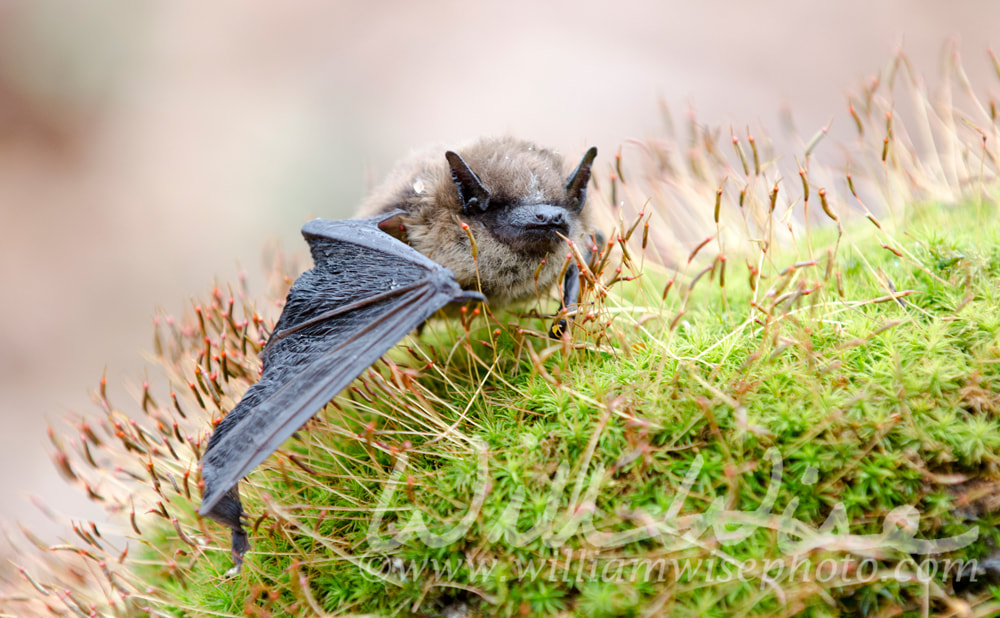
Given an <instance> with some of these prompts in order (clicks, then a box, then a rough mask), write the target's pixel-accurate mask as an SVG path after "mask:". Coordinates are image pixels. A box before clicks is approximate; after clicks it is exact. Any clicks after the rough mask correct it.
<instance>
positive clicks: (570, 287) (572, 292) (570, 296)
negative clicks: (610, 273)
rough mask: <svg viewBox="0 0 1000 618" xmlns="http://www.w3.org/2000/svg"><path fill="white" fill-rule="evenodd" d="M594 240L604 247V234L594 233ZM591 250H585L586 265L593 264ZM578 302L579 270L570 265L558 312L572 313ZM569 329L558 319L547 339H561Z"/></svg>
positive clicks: (565, 323) (574, 265)
mask: <svg viewBox="0 0 1000 618" xmlns="http://www.w3.org/2000/svg"><path fill="white" fill-rule="evenodd" d="M594 239H595V240H596V243H597V246H598V247H601V246H603V245H604V234H601V233H600V232H594ZM595 255H596V254H595V253H594V251H593V249H591V248H589V247H588V248H587V253H586V255H585V256H584V257H585V258H586V260H587V263H588V264H591V265H592V264H593V261H594V256H595ZM579 300H580V269H579V268H577V266H576V264H570V265H569V268H567V269H566V276H565V277H564V278H563V298H562V307H561V308H560V311H562V310H566V311H572V310H574V309H576V303H577V301H579ZM568 328H569V323H568V322H567V321H566V320H565V319H564V318H559V319H558V320H556V321H555V323H553V324H552V327H551V328H549V337H550V338H551V339H561V338H562V336H563V333H565V332H566V330H567V329H568Z"/></svg>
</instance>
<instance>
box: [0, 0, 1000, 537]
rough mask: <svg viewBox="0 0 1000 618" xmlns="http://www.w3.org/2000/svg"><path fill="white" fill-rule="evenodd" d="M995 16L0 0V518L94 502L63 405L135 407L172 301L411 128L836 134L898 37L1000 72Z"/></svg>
mask: <svg viewBox="0 0 1000 618" xmlns="http://www.w3.org/2000/svg"><path fill="white" fill-rule="evenodd" d="M820 6H821V8H820ZM997 24H1000V3H996V2H990V1H986V0H982V1H967V2H962V3H942V2H938V1H933V0H922V1H917V0H886V1H882V2H877V3H873V2H870V1H869V0H840V1H838V2H830V3H806V2H794V1H784V2H769V1H765V2H753V3H750V2H742V1H739V0H731V1H718V0H715V1H703V2H667V3H664V2H652V1H650V2H644V3H640V2H635V3H627V4H618V5H615V4H613V3H609V2H559V1H556V2H545V3H539V2H527V1H514V2H503V3H499V2H497V3H489V4H487V3H472V2H441V1H434V2H422V3H404V2H395V3H391V2H383V3H361V2H356V3H351V2H340V3H333V2H306V1H294V2H282V3H276V2H263V1H257V2H248V1H246V0H240V1H236V0H216V1H214V2H210V3H206V2H180V1H174V0H171V1H167V0H93V1H91V2H86V3H82V2H64V1H60V0H24V1H11V0H0V217H2V218H0V230H2V241H0V294H2V296H0V418H2V421H3V430H2V431H0V488H2V489H3V493H2V494H0V496H2V498H0V519H3V520H8V521H13V520H20V521H26V522H29V523H30V524H31V526H32V527H33V528H36V529H37V528H41V529H43V531H44V528H45V525H44V523H43V522H42V517H41V516H40V514H39V511H38V510H37V509H36V508H35V507H34V506H32V505H31V503H30V502H29V501H28V500H26V497H27V496H29V495H37V496H41V497H42V498H43V500H44V501H45V502H46V503H48V504H50V505H53V506H54V507H55V508H56V509H57V510H58V511H61V512H68V513H72V514H73V515H75V516H76V517H77V518H80V519H84V518H94V517H97V515H96V514H97V513H98V510H97V509H96V508H94V507H92V506H91V505H90V504H89V503H87V501H86V500H85V499H84V498H83V497H82V495H81V493H80V492H79V491H77V490H75V489H72V488H70V487H68V486H67V485H66V484H65V483H64V482H63V481H62V480H61V479H60V478H59V477H58V475H57V473H56V472H55V470H54V468H53V466H52V465H51V463H50V462H49V452H50V451H51V448H49V446H48V442H47V439H46V437H45V425H46V421H47V420H51V421H52V422H53V423H54V424H57V425H58V424H61V423H62V422H63V421H62V420H61V419H62V418H63V417H64V416H65V415H66V414H67V413H70V414H79V413H90V412H99V411H98V410H97V408H96V407H94V406H93V404H92V403H91V402H90V393H92V392H93V391H94V390H95V389H96V388H97V384H98V382H99V380H100V377H101V374H102V372H103V371H104V370H105V368H106V370H107V375H108V382H109V385H110V387H109V394H110V396H111V398H112V400H113V401H116V402H117V403H118V405H119V406H120V407H122V408H125V409H135V406H130V405H128V404H127V402H126V400H127V398H128V397H130V395H129V394H128V391H127V389H126V388H125V386H123V385H127V384H132V385H136V384H141V382H142V380H143V372H144V368H145V367H146V364H147V363H146V362H145V361H144V358H143V352H144V351H147V350H150V349H151V347H152V343H151V332H152V318H153V315H154V310H155V309H156V308H157V307H163V308H164V309H165V310H167V311H168V312H172V313H182V312H183V311H184V310H185V308H189V307H190V300H191V298H192V297H194V296H196V295H198V296H200V295H202V294H203V293H205V292H206V291H207V290H208V289H209V288H210V286H211V284H212V282H213V281H216V280H217V281H220V282H227V281H233V280H235V277H236V275H237V273H238V272H239V271H240V270H246V271H247V272H248V273H249V275H250V280H251V284H252V285H253V284H254V282H255V281H260V278H259V277H260V273H262V272H264V267H263V265H262V255H263V248H264V247H265V246H267V245H268V244H271V245H272V246H273V245H274V244H278V245H279V246H281V247H284V248H285V249H290V250H295V251H301V252H302V253H303V254H304V245H302V243H301V241H300V237H299V233H298V230H299V228H300V226H301V224H302V223H303V222H305V221H306V220H308V219H309V218H312V217H314V216H323V217H331V218H335V217H345V216H349V215H350V214H351V213H352V211H353V209H354V208H355V206H356V205H357V204H358V203H359V201H360V200H361V198H362V196H363V195H364V193H365V192H366V190H368V189H369V188H370V186H371V185H372V183H373V182H375V180H377V179H378V178H379V177H380V176H381V175H382V174H384V173H385V172H386V171H387V170H388V169H389V167H390V166H391V165H392V162H393V161H394V160H396V159H398V158H399V157H401V156H403V155H405V154H406V153H407V152H408V151H410V150H411V149H414V148H417V147H421V146H424V145H427V144H429V143H444V144H449V145H454V144H456V143H460V142H461V141H464V140H466V139H469V138H473V137H476V136H479V135H483V134H497V133H510V134H514V135H517V136H522V137H527V138H530V139H533V140H536V141H538V142H540V143H542V144H545V145H548V146H552V147H555V148H557V149H559V150H561V151H563V152H565V153H567V156H568V158H570V159H573V160H575V159H576V158H577V157H578V156H579V155H580V154H581V153H582V152H583V150H584V148H585V147H587V146H589V145H592V144H594V145H597V146H598V147H599V148H600V149H601V153H602V156H603V157H606V158H605V159H604V160H605V161H609V160H610V155H611V154H613V153H614V152H615V151H617V150H618V148H619V146H620V145H621V144H622V143H624V142H625V141H627V140H628V139H630V138H637V137H638V138H642V137H653V136H656V135H659V134H661V133H662V132H663V126H664V125H663V119H662V114H661V110H660V101H661V100H662V101H663V102H664V103H665V104H666V105H667V106H669V108H670V109H671V110H673V111H674V112H675V116H676V117H678V118H679V119H682V118H684V117H685V115H686V114H687V113H688V110H694V113H696V117H697V119H698V121H699V122H702V123H705V124H709V125H722V126H724V127H728V126H729V125H730V124H732V125H734V126H735V127H737V128H741V127H746V126H751V127H754V128H755V130H756V129H758V128H760V127H763V128H766V129H768V130H769V133H770V134H771V135H772V137H775V138H780V135H781V130H780V127H781V126H782V124H783V122H785V120H786V119H787V117H788V110H791V112H792V115H793V117H794V119H795V124H796V126H797V128H798V130H799V131H800V132H801V133H802V134H803V135H806V136H808V135H811V134H812V133H813V132H815V131H816V130H817V129H818V128H819V127H820V126H822V125H824V124H825V123H826V122H827V121H829V120H830V118H831V117H834V116H837V117H838V118H839V120H838V122H839V123H840V125H839V126H838V125H836V124H835V126H834V130H833V133H834V135H837V134H838V131H840V130H843V131H848V130H850V129H851V127H850V126H849V124H848V123H844V122H843V120H844V111H845V109H846V96H845V95H846V93H847V92H848V90H850V89H852V88H855V87H856V86H857V85H858V84H859V83H862V82H863V81H864V80H865V79H867V78H869V76H871V75H873V74H874V73H875V72H876V71H877V70H878V69H879V68H881V67H882V66H884V65H885V64H886V63H887V62H888V61H889V60H890V59H891V58H892V56H893V54H894V53H895V52H896V50H897V49H898V48H899V47H902V48H903V49H904V50H905V51H906V52H907V53H908V54H909V55H910V57H911V59H912V61H913V63H914V65H915V66H916V68H917V70H918V71H919V72H921V73H922V74H923V75H924V76H925V78H926V79H927V81H928V83H929V84H931V85H932V86H933V84H934V83H935V80H936V77H937V75H938V73H939V68H940V66H941V62H942V58H943V50H944V46H945V44H946V43H948V42H949V41H953V40H957V41H958V45H959V47H958V49H960V50H961V51H962V52H963V60H964V62H965V67H966V71H967V72H968V74H969V76H970V79H971V80H972V82H973V84H974V85H975V86H976V88H977V89H978V90H979V91H980V92H981V93H989V92H990V91H991V90H997V91H1000V81H998V79H997V75H995V74H994V71H993V68H992V66H991V65H990V62H989V58H988V56H987V53H986V52H987V49H988V47H989V45H990V43H991V39H990V37H994V38H997V36H998V35H997V34H996V26H997ZM252 289H253V288H252ZM256 289H257V291H260V289H261V288H260V286H259V285H257V287H256ZM151 373H153V371H152V370H151ZM163 395H164V394H163V393H160V397H161V399H163V398H165V397H163Z"/></svg>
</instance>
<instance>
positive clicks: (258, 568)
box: [0, 56, 1000, 616]
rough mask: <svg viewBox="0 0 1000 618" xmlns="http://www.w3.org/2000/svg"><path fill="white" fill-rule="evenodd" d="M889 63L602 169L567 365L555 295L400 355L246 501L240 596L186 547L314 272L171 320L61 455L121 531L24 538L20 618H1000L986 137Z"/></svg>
mask: <svg viewBox="0 0 1000 618" xmlns="http://www.w3.org/2000/svg"><path fill="white" fill-rule="evenodd" d="M903 63H905V59H904V58H903V57H902V56H900V57H897V58H894V59H893V60H892V61H891V62H890V63H889V65H888V66H887V67H886V68H885V70H884V71H883V73H882V75H883V79H881V80H875V81H871V82H867V83H866V84H865V85H864V86H862V87H860V88H859V89H857V90H856V91H854V92H852V93H851V94H850V96H849V101H848V103H847V104H844V105H843V109H842V110H841V112H840V113H839V114H838V116H839V119H838V118H835V119H834V122H833V124H832V125H830V124H824V126H823V127H820V128H818V129H817V128H815V127H814V128H811V130H809V131H807V132H806V134H807V135H810V136H811V137H810V138H809V139H803V140H801V141H800V142H799V143H800V144H801V147H799V148H795V149H792V150H793V151H792V152H776V151H775V148H774V146H773V145H772V144H771V142H770V141H769V139H768V138H767V135H766V133H765V132H764V131H763V130H761V129H759V128H757V127H753V128H752V130H748V129H747V128H745V127H732V128H728V127H726V128H722V129H717V128H712V127H706V126H704V125H701V124H698V123H696V122H694V121H692V122H691V124H690V126H689V131H688V134H687V135H686V136H685V138H684V142H683V144H679V143H678V142H676V141H675V140H673V139H672V138H670V137H662V136H651V137H649V138H647V139H645V140H641V141H639V142H638V143H635V144H630V145H627V146H625V147H623V148H622V150H621V152H620V157H607V159H606V160H605V161H603V163H599V165H595V168H594V178H593V184H592V185H591V190H590V192H589V193H588V205H587V208H593V209H594V212H595V213H599V214H600V217H598V220H597V221H595V228H596V229H598V230H600V231H601V232H603V233H604V239H603V241H602V242H598V240H599V239H597V238H596V237H595V238H589V239H587V240H586V241H585V243H586V245H587V247H584V246H583V245H582V244H581V242H576V241H575V245H567V247H566V250H565V252H561V253H558V254H555V256H554V259H552V260H549V261H550V262H551V264H548V265H547V266H548V267H549V268H552V269H553V270H555V271H557V272H558V271H560V270H562V269H563V268H564V267H565V268H569V266H568V264H572V265H575V266H577V267H578V268H580V269H581V272H582V278H581V284H582V285H581V295H580V302H579V303H578V305H577V307H576V308H575V310H572V311H565V312H561V314H560V317H561V318H563V319H565V320H566V321H567V324H568V328H567V329H566V330H565V331H563V332H562V333H561V334H560V335H561V336H560V338H559V339H552V338H551V337H550V333H549V328H550V326H551V322H552V316H553V314H555V313H557V309H556V308H557V307H558V306H559V298H560V296H561V293H562V290H553V291H552V292H549V291H546V290H540V291H539V293H538V298H537V299H534V300H532V301H530V302H528V303H527V304H525V305H524V306H523V307H520V308H516V309H515V310H513V311H504V312H501V311H493V310H491V309H490V308H489V307H483V308H482V309H480V311H479V313H478V314H476V312H475V311H473V310H468V311H466V312H465V313H459V315H457V316H456V317H453V318H444V319H432V320H430V321H429V322H428V323H427V325H426V327H425V328H424V329H423V331H422V332H420V333H419V334H418V333H412V334H411V335H410V336H409V337H408V338H406V339H404V341H403V342H402V343H401V344H400V345H398V346H396V347H395V348H394V349H393V350H391V351H390V352H389V353H388V354H387V355H385V356H383V357H382V359H381V360H379V361H378V362H376V363H375V364H374V365H372V366H371V367H370V368H369V369H368V370H366V371H365V372H363V373H362V374H361V376H360V377H359V378H358V379H356V380H355V381H354V382H352V383H351V385H350V386H349V387H348V388H347V389H346V390H345V391H344V392H342V393H341V394H340V395H339V396H337V397H336V398H335V399H333V400H332V401H331V402H330V403H329V404H328V405H327V406H326V407H325V409H323V410H322V411H321V412H320V413H319V414H317V415H316V416H315V417H314V418H313V419H312V420H310V421H309V422H308V423H307V424H306V426H305V427H303V429H302V430H300V431H299V432H298V434H297V435H296V436H295V437H293V438H291V439H289V440H288V441H286V442H285V443H284V444H282V445H281V446H280V448H278V450H277V451H276V452H275V453H274V454H273V455H272V456H271V457H269V458H268V459H266V460H265V461H264V463H263V464H262V465H261V466H260V467H259V468H257V469H256V470H254V471H253V472H252V473H251V474H250V475H249V476H248V477H247V478H246V480H245V481H244V483H243V485H242V486H241V490H242V492H243V498H244V508H245V510H246V512H247V514H248V517H247V520H246V522H245V526H246V530H247V533H248V535H249V537H250V540H251V543H252V549H251V551H250V552H249V553H247V555H246V562H245V565H244V568H243V571H242V572H241V573H240V575H239V576H238V577H234V578H226V577H225V573H226V572H227V571H228V570H229V568H230V567H231V566H232V561H231V558H230V555H229V545H228V544H229V535H228V532H227V531H226V530H224V529H220V527H219V526H217V525H215V524H214V523H211V522H206V521H204V520H202V519H199V518H198V517H197V515H196V509H197V505H198V502H199V499H200V495H201V491H200V487H199V485H200V483H201V479H200V474H199V470H198V466H197V462H198V461H199V459H200V458H201V456H202V454H203V453H204V451H205V446H206V440H207V437H208V435H210V433H211V431H212V428H213V427H214V425H215V424H216V423H218V422H219V420H220V419H221V418H222V417H223V415H224V414H226V413H227V412H229V411H230V410H232V409H233V407H234V406H235V405H236V403H237V402H238V401H239V400H240V399H241V397H242V396H243V394H244V393H245V392H246V391H247V389H248V388H249V387H250V385H252V384H254V383H255V382H256V381H257V380H258V376H259V373H260V369H261V361H260V359H259V357H258V353H259V352H260V351H261V349H262V346H263V345H264V342H265V341H266V340H267V338H268V336H269V335H270V333H271V331H272V329H273V328H274V325H275V321H276V319H277V316H278V314H279V313H280V310H281V307H280V306H278V304H276V302H275V301H279V304H280V301H281V299H284V298H285V297H286V294H287V291H288V286H289V285H290V283H291V281H293V280H294V279H295V277H296V276H297V275H298V274H299V273H298V269H297V268H295V267H292V266H290V264H292V263H293V261H291V260H286V259H285V258H284V256H282V255H274V256H272V257H271V259H270V260H269V261H268V264H267V270H268V272H269V273H270V278H269V284H268V286H267V289H265V290H251V289H249V288H248V287H247V285H246V284H245V282H243V281H241V282H238V283H237V284H236V285H233V286H227V285H218V286H213V287H212V288H211V289H210V291H209V293H208V294H206V295H204V296H203V297H202V298H200V299H198V300H197V301H196V302H195V303H193V305H192V307H191V309H190V310H189V311H188V312H187V314H186V315H183V316H169V315H164V314H161V315H159V316H158V317H157V319H156V323H155V326H154V332H155V337H154V345H153V350H154V357H155V358H154V361H155V364H156V365H157V367H156V368H155V369H153V368H151V370H150V377H149V379H145V378H144V379H140V380H138V381H137V384H136V386H135V388H134V389H133V391H134V392H135V400H134V402H126V401H124V398H122V400H118V398H117V397H112V396H110V395H109V393H108V390H109V389H108V388H107V387H106V383H105V382H104V380H103V379H102V384H100V385H99V386H98V387H97V388H96V389H95V390H96V392H95V396H94V399H95V402H96V406H95V408H94V410H93V411H92V412H90V413H87V414H83V415H79V414H74V415H67V416H66V417H65V418H63V419H62V420H61V422H60V423H58V424H56V426H54V427H53V428H52V432H51V440H50V443H49V444H50V446H49V449H50V451H51V453H52V457H53V461H54V463H55V465H56V466H57V467H58V469H59V470H60V471H61V473H62V474H63V476H64V477H65V479H66V481H67V482H68V483H70V484H71V485H73V486H74V487H77V488H78V489H80V490H81V491H83V492H85V493H86V494H87V495H89V496H90V497H91V498H92V499H93V500H95V502H97V503H99V504H100V505H102V506H103V507H104V508H105V509H106V510H107V512H108V518H107V519H108V521H107V522H90V521H82V520H69V521H66V522H65V523H66V534H65V538H64V539H62V540H61V541H60V543H58V544H56V545H54V546H53V545H52V544H51V543H48V542H45V541H43V540H42V539H39V538H38V537H37V536H35V535H34V534H33V533H32V532H31V530H30V529H29V528H28V527H27V526H25V527H22V529H21V530H18V531H17V534H14V533H11V534H9V536H10V537H11V539H10V540H11V542H12V543H13V544H14V545H15V547H16V551H15V553H12V554H11V555H12V556H13V559H12V565H11V566H10V568H8V569H7V570H6V571H5V572H4V573H3V577H4V580H3V591H2V593H0V594H2V595H3V596H2V597H0V603H2V605H3V606H4V608H5V609H6V608H8V607H9V608H10V612H11V613H14V614H21V615H24V614H27V615H46V614H51V613H55V612H61V613H71V614H77V615H79V614H83V615H90V614H95V615H107V614H110V615H115V614H117V615H141V614H146V613H149V614H154V613H155V614H157V615H177V616H180V615H225V616H239V615H322V614H328V613H351V612H353V613H368V614H375V615H384V614H394V613H395V614H396V615H398V614H399V613H403V614H414V615H440V614H443V613H446V612H453V611H458V609H457V608H464V610H462V611H466V612H467V613H468V614H469V615H507V616H513V615H561V616H563V615H580V616H620V615H635V616H640V615H679V616H683V615H692V616H694V615H698V616H727V615H750V616H774V615H793V614H804V615H810V616H834V615H841V614H850V615H856V614H866V615H881V614H889V613H893V614H896V613H906V614H912V615H930V614H937V613H952V614H962V615H995V614H997V613H1000V600H998V599H1000V590H998V588H997V587H996V585H995V582H996V581H997V575H998V574H1000V569H997V567H996V566H995V565H997V564H1000V560H998V557H997V555H996V547H997V546H998V543H1000V534H998V530H997V519H998V511H1000V507H998V505H1000V501H998V500H997V496H1000V482H998V481H997V480H996V478H995V470H996V467H997V465H1000V420H998V416H1000V362H997V359H998V358H1000V229H998V227H997V226H996V225H995V224H994V223H995V221H996V220H997V216H998V214H1000V213H998V212H997V211H998V208H997V202H996V196H997V184H996V179H997V173H998V161H1000V152H998V151H997V148H998V144H1000V132H998V128H997V125H996V123H995V120H994V119H993V118H992V117H991V116H990V113H991V112H990V110H991V109H992V107H991V105H990V103H989V102H982V101H976V100H972V99H970V98H969V92H968V89H967V88H966V87H965V86H964V85H963V82H962V80H961V79H960V77H959V76H957V75H955V74H954V73H952V74H951V75H950V78H949V79H950V81H949V82H947V84H946V86H945V87H946V88H950V89H951V92H950V96H949V97H943V98H942V99H941V100H947V101H950V104H949V105H944V104H941V103H937V102H936V100H933V101H932V99H931V97H930V96H929V95H928V94H927V92H926V91H925V90H924V89H923V86H922V85H921V84H920V83H919V81H918V80H917V79H916V78H915V77H913V76H912V75H910V74H909V73H908V72H907V71H898V70H897V69H899V68H901V67H902V66H903ZM949 70H951V71H955V70H956V69H955V68H954V67H951V68H950V69H949ZM889 75H895V85H894V86H891V85H890V81H891V80H889V79H888V76H889ZM902 96H906V97H907V99H908V101H914V102H915V105H917V106H918V110H917V111H918V113H916V114H913V115H912V116H908V115H907V114H904V113H903V112H901V111H899V110H898V109H897V107H896V106H895V104H894V101H895V97H902ZM900 107H902V106H900ZM905 109H910V108H909V107H907V108H905ZM890 111H891V112H892V115H891V120H890V118H889V116H887V113H888V112H890ZM932 119H933V120H932ZM838 122H839V123H840V124H838ZM838 126H839V127H843V126H847V127H848V128H849V129H850V130H849V136H848V137H847V138H846V140H845V141H838V138H836V137H835V136H834V135H833V133H834V131H835V130H836V128H837V127H838ZM827 127H830V128H829V129H828V130H827ZM955 127H969V129H968V130H966V129H961V130H959V129H954V130H953V128H955ZM917 133H919V134H922V135H931V136H932V137H933V140H932V141H931V142H928V143H933V144H934V145H935V147H936V148H935V149H934V150H932V151H918V149H917V148H916V147H915V145H914V144H913V142H912V141H911V140H910V137H909V136H910V135H912V134H917ZM984 136H985V138H986V139H985V140H984V139H983V137H984ZM688 138H690V139H688ZM817 201H818V202H819V207H816V202H817ZM477 242H478V239H477ZM588 247H593V249H592V250H593V251H594V253H595V254H596V255H595V256H594V259H593V260H591V261H590V263H589V264H588V260H586V259H583V258H585V257H586V253H587V251H586V249H587V248H588ZM479 255H480V257H482V247H481V246H480V254H479ZM536 268H538V266H537V265H533V266H532V273H533V272H534V270H535V269H536ZM195 307H197V309H195ZM96 366H97V367H98V368H99V367H100V365H99V364H98V365H96ZM154 372H155V374H154ZM97 374H98V372H97V371H95V375H97ZM154 375H155V376H162V379H160V380H158V379H156V378H155V377H154ZM144 382H148V386H147V385H145V384H143V383H144ZM161 383H166V386H163V387H160V386H159V384H161ZM111 392H112V394H113V393H114V390H113V389H112V391H111ZM401 608H402V609H401Z"/></svg>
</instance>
